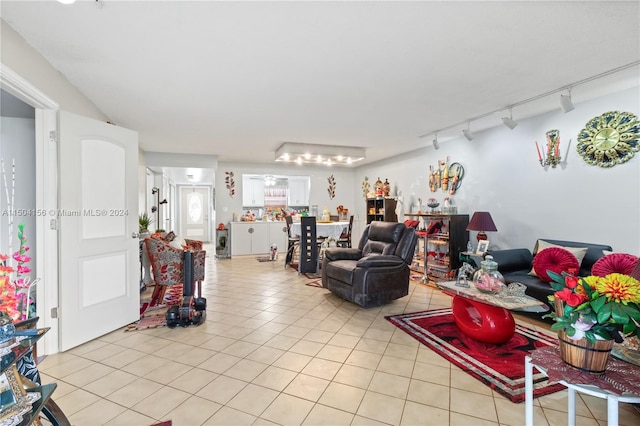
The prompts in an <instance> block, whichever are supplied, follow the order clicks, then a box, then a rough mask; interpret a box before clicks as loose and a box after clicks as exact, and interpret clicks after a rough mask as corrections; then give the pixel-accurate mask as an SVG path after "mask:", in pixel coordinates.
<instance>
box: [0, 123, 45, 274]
mask: <svg viewBox="0 0 640 426" xmlns="http://www.w3.org/2000/svg"><path fill="white" fill-rule="evenodd" d="M0 130H1V132H0V157H1V158H2V160H3V161H4V167H5V172H6V179H7V186H8V190H9V197H11V191H12V190H11V186H12V183H11V164H12V161H13V160H15V190H14V191H15V192H14V194H15V198H14V202H15V205H14V209H16V210H19V211H22V212H23V214H22V215H19V214H18V215H15V216H14V219H13V241H12V250H13V252H15V251H16V250H18V247H19V240H18V224H20V223H21V222H23V223H24V225H25V226H24V232H25V236H26V237H27V240H28V241H27V245H28V246H29V248H30V250H29V253H28V255H29V256H30V257H31V258H32V261H31V262H30V263H29V266H30V267H31V269H32V270H35V264H36V252H35V251H36V215H35V213H34V212H33V211H32V210H33V209H35V208H36V191H35V188H36V152H35V120H34V119H32V118H13V117H0ZM0 189H1V192H0V253H2V254H8V255H11V254H13V253H9V238H8V230H9V216H8V211H6V209H7V196H6V192H5V186H4V180H2V177H1V176H0ZM30 210H31V212H29V211H30ZM31 275H34V273H32V274H31Z"/></svg>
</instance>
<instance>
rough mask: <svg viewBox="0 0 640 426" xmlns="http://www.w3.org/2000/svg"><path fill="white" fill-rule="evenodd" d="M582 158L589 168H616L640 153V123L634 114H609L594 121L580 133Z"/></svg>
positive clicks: (579, 149)
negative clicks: (590, 166) (592, 166)
mask: <svg viewBox="0 0 640 426" xmlns="http://www.w3.org/2000/svg"><path fill="white" fill-rule="evenodd" d="M576 149H577V151H578V154H580V156H582V159H583V160H584V161H585V162H587V163H588V164H591V165H594V166H600V167H613V166H615V165H616V164H622V163H625V162H627V161H629V160H630V159H631V158H633V156H634V155H635V153H636V152H638V150H640V122H638V117H636V116H635V115H634V114H632V113H630V112H619V111H609V112H605V113H604V114H602V115H600V116H598V117H594V118H592V119H591V120H589V121H588V122H587V124H586V125H585V127H584V128H583V129H582V130H580V132H579V133H578V145H577V146H576Z"/></svg>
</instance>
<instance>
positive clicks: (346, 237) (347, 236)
mask: <svg viewBox="0 0 640 426" xmlns="http://www.w3.org/2000/svg"><path fill="white" fill-rule="evenodd" d="M352 229H353V215H351V216H349V225H348V226H347V232H343V233H342V235H340V238H338V241H337V243H336V245H337V246H338V247H347V248H351V230H352Z"/></svg>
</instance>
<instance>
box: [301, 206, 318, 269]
mask: <svg viewBox="0 0 640 426" xmlns="http://www.w3.org/2000/svg"><path fill="white" fill-rule="evenodd" d="M299 257H300V260H299V262H298V273H300V274H306V273H310V274H315V273H316V271H317V270H318V237H317V230H316V218H315V216H303V217H302V218H300V256H299Z"/></svg>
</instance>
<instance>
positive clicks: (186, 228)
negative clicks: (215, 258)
mask: <svg viewBox="0 0 640 426" xmlns="http://www.w3.org/2000/svg"><path fill="white" fill-rule="evenodd" d="M180 193H181V202H180V206H181V214H180V222H181V224H182V227H181V228H182V230H181V236H182V237H183V238H188V239H192V240H200V241H209V222H210V204H211V203H210V201H209V188H207V187H192V188H188V187H184V188H181V190H180Z"/></svg>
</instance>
